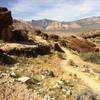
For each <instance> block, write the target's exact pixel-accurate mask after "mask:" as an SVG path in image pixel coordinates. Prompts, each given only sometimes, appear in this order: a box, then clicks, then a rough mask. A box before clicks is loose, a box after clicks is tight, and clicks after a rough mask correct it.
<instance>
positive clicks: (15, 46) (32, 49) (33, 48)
mask: <svg viewBox="0 0 100 100" xmlns="http://www.w3.org/2000/svg"><path fill="white" fill-rule="evenodd" d="M0 49H1V50H2V51H3V52H4V53H6V54H8V55H16V56H26V57H36V56H37V55H46V54H50V52H51V51H50V50H51V49H50V46H49V45H43V44H38V45H26V44H19V43H4V44H3V45H2V46H1V47H0Z"/></svg>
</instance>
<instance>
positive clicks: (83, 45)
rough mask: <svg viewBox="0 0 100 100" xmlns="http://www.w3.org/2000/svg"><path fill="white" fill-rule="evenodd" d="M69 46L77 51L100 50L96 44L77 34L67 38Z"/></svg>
mask: <svg viewBox="0 0 100 100" xmlns="http://www.w3.org/2000/svg"><path fill="white" fill-rule="evenodd" d="M67 46H68V47H69V48H71V49H73V50H75V51H77V52H92V51H93V52H94V51H97V50H98V49H97V48H96V45H95V44H93V43H91V42H89V41H87V40H86V39H84V38H81V37H76V36H70V37H68V38H67Z"/></svg>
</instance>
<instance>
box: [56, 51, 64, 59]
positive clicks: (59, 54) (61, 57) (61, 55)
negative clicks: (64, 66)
mask: <svg viewBox="0 0 100 100" xmlns="http://www.w3.org/2000/svg"><path fill="white" fill-rule="evenodd" d="M57 56H58V57H59V58H60V59H65V55H64V53H60V52H57Z"/></svg>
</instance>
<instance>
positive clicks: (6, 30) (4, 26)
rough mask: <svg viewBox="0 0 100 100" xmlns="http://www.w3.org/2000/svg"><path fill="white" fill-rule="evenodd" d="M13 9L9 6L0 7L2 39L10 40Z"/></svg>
mask: <svg viewBox="0 0 100 100" xmlns="http://www.w3.org/2000/svg"><path fill="white" fill-rule="evenodd" d="M12 22H13V20H12V16H11V11H9V10H8V9H7V8H3V7H0V39H2V40H3V41H6V42H7V41H10V39H11V30H10V25H11V24H12Z"/></svg>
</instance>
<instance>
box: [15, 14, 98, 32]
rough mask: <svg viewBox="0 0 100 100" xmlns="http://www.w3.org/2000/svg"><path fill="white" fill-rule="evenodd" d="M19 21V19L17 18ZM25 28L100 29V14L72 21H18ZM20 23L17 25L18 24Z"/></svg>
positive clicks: (77, 30)
mask: <svg viewBox="0 0 100 100" xmlns="http://www.w3.org/2000/svg"><path fill="white" fill-rule="evenodd" d="M16 22H17V20H16ZM18 23H19V24H22V25H21V26H23V27H24V28H25V29H28V30H30V29H32V28H34V29H40V30H44V31H71V32H80V31H85V30H91V29H100V16H98V17H90V18H85V19H80V20H77V21H71V22H60V21H55V20H49V19H42V20H32V21H30V22H23V21H18ZM18 23H17V25H16V23H15V25H16V26H18Z"/></svg>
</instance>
